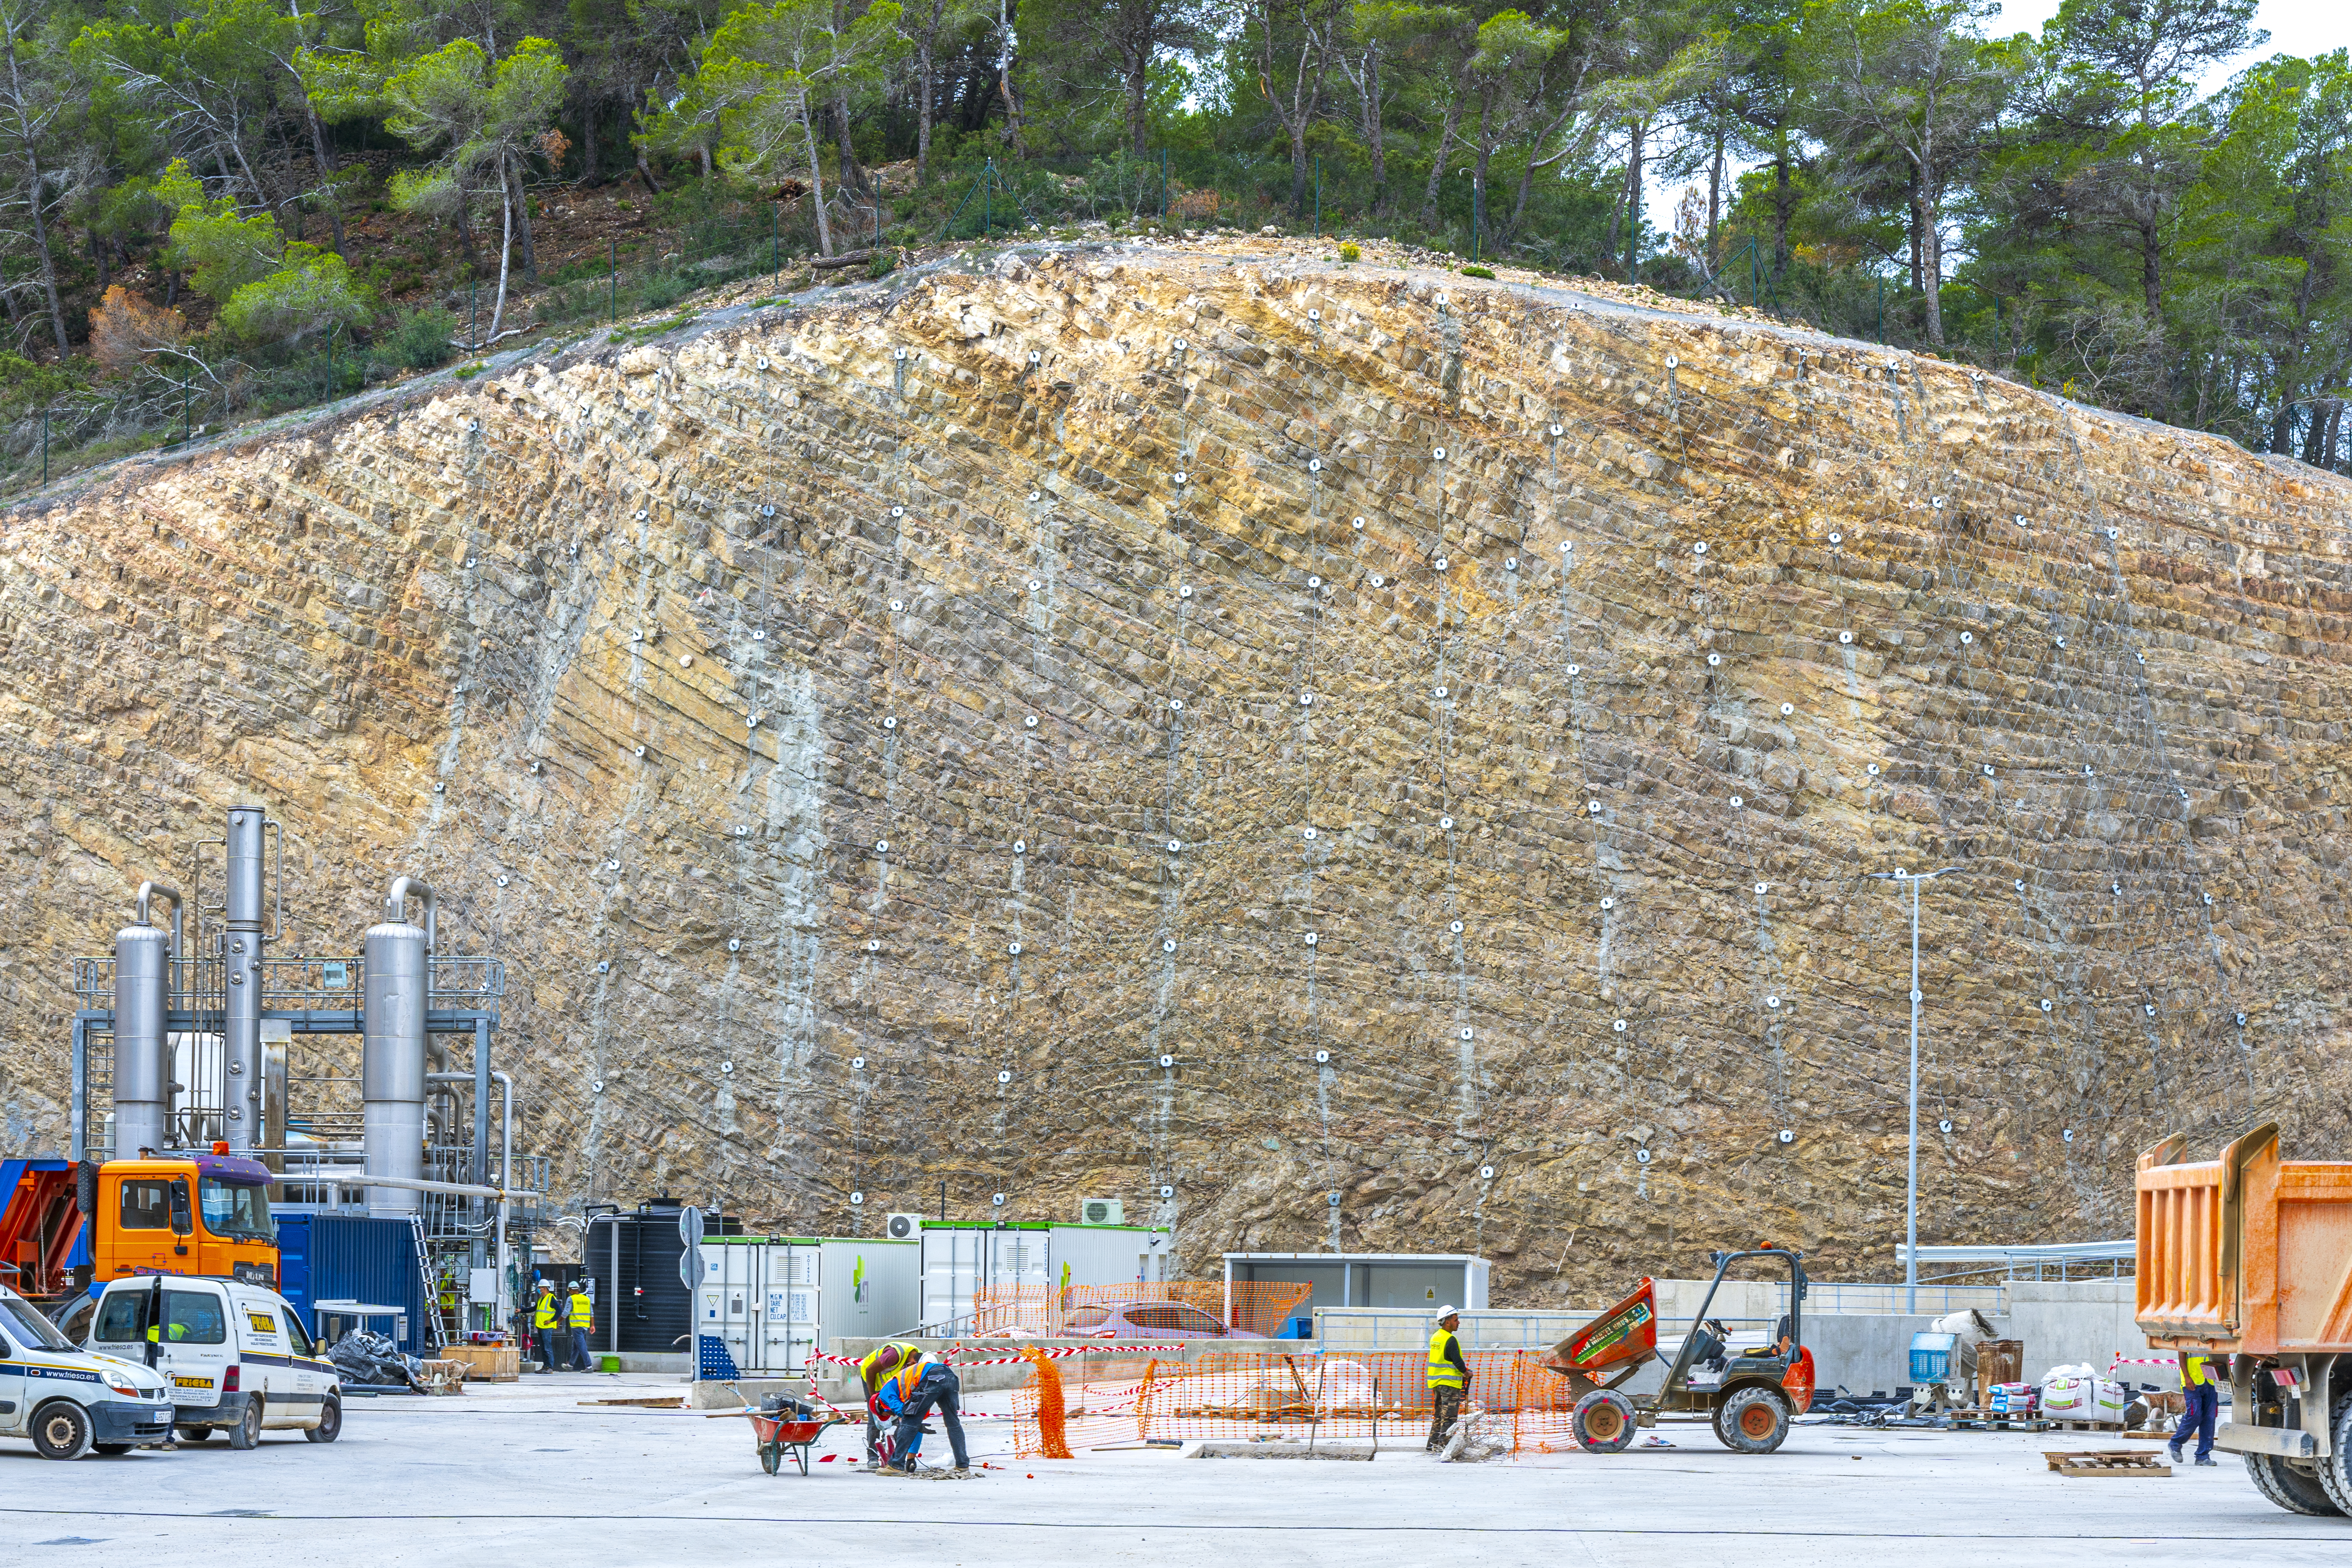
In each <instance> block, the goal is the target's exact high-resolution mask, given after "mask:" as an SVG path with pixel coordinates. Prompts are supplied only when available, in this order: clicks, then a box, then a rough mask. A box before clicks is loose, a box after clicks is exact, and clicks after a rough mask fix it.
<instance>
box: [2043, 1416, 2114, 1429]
mask: <svg viewBox="0 0 2352 1568" xmlns="http://www.w3.org/2000/svg"><path fill="white" fill-rule="evenodd" d="M2050 1426H2051V1428H2052V1430H2053V1431H2058V1432H2121V1431H2122V1430H2123V1429H2124V1424H2123V1423H2122V1422H2120V1421H2069V1420H2067V1419H2065V1418H2064V1417H2063V1416H2060V1417H2053V1419H2052V1421H2051V1423H2050Z"/></svg>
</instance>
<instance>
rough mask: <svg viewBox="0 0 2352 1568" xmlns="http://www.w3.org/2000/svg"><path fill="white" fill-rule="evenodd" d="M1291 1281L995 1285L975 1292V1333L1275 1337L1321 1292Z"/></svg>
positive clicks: (1164, 1281)
mask: <svg viewBox="0 0 2352 1568" xmlns="http://www.w3.org/2000/svg"><path fill="white" fill-rule="evenodd" d="M1314 1289H1315V1288H1314V1287H1313V1286H1312V1285H1300V1284H1296V1283H1293V1282H1292V1281H1289V1280H1284V1279H1264V1280H1238V1281H1235V1282H1234V1283H1233V1284H1231V1285H1228V1284H1227V1283H1226V1282H1225V1281H1224V1280H1223V1279H1158V1280H1153V1281H1151V1282H1150V1283H1148V1284H1147V1283H1141V1282H1138V1283H1132V1284H1125V1285H1066V1286H1058V1287H1057V1286H1052V1285H987V1286H982V1288H981V1289H978V1290H976V1291H974V1292H973V1293H972V1310H971V1316H972V1332H973V1333H975V1334H1003V1333H1012V1332H1016V1331H1017V1332H1021V1333H1026V1334H1035V1335H1037V1336H1039V1337H1041V1338H1045V1339H1055V1338H1065V1337H1066V1338H1074V1339H1078V1338H1087V1337H1090V1336H1093V1335H1097V1334H1101V1333H1105V1332H1118V1333H1121V1334H1123V1335H1133V1336H1141V1337H1144V1338H1152V1337H1159V1338H1166V1337H1167V1336H1169V1335H1171V1334H1174V1335H1180V1336H1181V1335H1192V1334H1198V1335H1200V1336H1202V1337H1203V1338H1211V1337H1214V1336H1215V1335H1216V1334H1217V1332H1218V1331H1219V1329H1220V1327H1221V1326H1222V1327H1223V1328H1224V1329H1229V1330H1230V1329H1239V1330H1241V1331H1244V1333H1252V1334H1263V1335H1265V1337H1267V1338H1269V1339H1271V1338H1273V1337H1274V1336H1275V1335H1276V1334H1278V1333H1280V1332H1281V1331H1282V1329H1283V1328H1284V1326H1285V1325H1286V1323H1287V1322H1288V1321H1289V1320H1290V1319H1291V1318H1292V1317H1293V1316H1295V1315H1297V1309H1298V1307H1299V1306H1300V1305H1301V1304H1302V1303H1303V1302H1305V1301H1306V1300H1307V1297H1308V1296H1310V1295H1312V1294H1313V1293H1314Z"/></svg>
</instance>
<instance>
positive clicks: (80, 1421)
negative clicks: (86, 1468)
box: [33, 1399, 89, 1459]
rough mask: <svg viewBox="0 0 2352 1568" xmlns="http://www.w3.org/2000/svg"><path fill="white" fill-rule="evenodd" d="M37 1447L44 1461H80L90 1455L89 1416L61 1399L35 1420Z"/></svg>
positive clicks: (68, 1401)
mask: <svg viewBox="0 0 2352 1568" xmlns="http://www.w3.org/2000/svg"><path fill="white" fill-rule="evenodd" d="M33 1447H34V1449H35V1451H36V1452H37V1453H38V1454H39V1455H40V1456H41V1458H44V1459H79V1458H81V1457H82V1456H83V1455H84V1454H86V1453H88V1452H89V1415H88V1413H86V1412H85V1411H84V1410H83V1409H82V1407H81V1406H80V1405H76V1404H74V1403H72V1402H71V1401H70V1400H64V1399H60V1400H58V1402H57V1403H56V1404H54V1405H50V1406H48V1407H47V1409H45V1410H43V1411H42V1412H41V1413H40V1414H39V1415H36V1416H34V1417H33Z"/></svg>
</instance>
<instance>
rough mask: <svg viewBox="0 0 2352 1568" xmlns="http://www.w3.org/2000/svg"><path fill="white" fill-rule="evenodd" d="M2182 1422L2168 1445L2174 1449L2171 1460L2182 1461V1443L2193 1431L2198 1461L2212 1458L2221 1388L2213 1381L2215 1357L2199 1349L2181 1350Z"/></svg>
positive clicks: (2209, 1461) (2207, 1462) (2210, 1460)
mask: <svg viewBox="0 0 2352 1568" xmlns="http://www.w3.org/2000/svg"><path fill="white" fill-rule="evenodd" d="M2180 1403H2181V1410H2180V1424H2179V1426H2175V1427H2174V1428H2173V1429H2172V1441H2171V1442H2170V1443H2168V1444H2167V1445H2166V1447H2168V1448H2169V1449H2170V1450H2171V1452H2172V1462H2173V1463H2174V1464H2176V1465H2177V1464H2179V1463H2180V1445H2181V1444H2183V1443H2186V1442H2187V1441H2189V1434H2190V1433H2191V1432H2194V1433H2195V1434H2197V1462H2198V1463H2199V1464H2200V1465H2210V1464H2211V1463H2212V1462H2213V1422H2214V1419H2215V1418H2216V1416H2217V1415H2219V1414H2220V1411H2221V1389H2220V1388H2219V1387H2218V1386H2217V1385H2216V1384H2214V1382H2213V1358H2212V1357H2211V1356H2209V1355H2204V1354H2201V1353H2200V1352H2196V1351H2182V1352H2180Z"/></svg>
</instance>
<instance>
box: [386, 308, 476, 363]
mask: <svg viewBox="0 0 2352 1568" xmlns="http://www.w3.org/2000/svg"><path fill="white" fill-rule="evenodd" d="M456 331H457V317H456V316H455V315H453V314H452V313H451V312H449V311H447V310H443V309H442V308H441V307H440V306H438V305H427V306H425V308H424V309H423V310H411V311H410V312H408V314H406V315H404V316H403V317H401V319H400V320H399V321H398V322H396V323H395V324H394V326H393V328H392V330H391V331H387V332H385V333H384V334H383V339H382V341H381V342H379V344H378V346H379V347H380V348H382V349H383V352H384V354H385V355H386V357H388V358H390V359H391V360H392V362H393V363H395V364H404V365H406V366H407V367H408V368H409V369H411V370H431V369H433V368H434V367H435V366H436V365H444V364H447V363H449V362H450V361H451V360H453V359H455V358H457V344H455V343H453V342H450V341H449V338H450V335H451V334H452V333H454V332H456Z"/></svg>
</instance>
